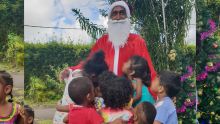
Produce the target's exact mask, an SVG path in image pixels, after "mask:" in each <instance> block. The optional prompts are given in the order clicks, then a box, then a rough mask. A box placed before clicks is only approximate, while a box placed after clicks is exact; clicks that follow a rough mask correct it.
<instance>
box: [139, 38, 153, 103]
mask: <svg viewBox="0 0 220 124" xmlns="http://www.w3.org/2000/svg"><path fill="white" fill-rule="evenodd" d="M139 40H140V41H139V42H140V44H139V45H138V48H137V53H136V54H137V55H139V56H142V57H143V58H145V59H146V60H147V63H148V66H149V68H150V72H151V81H152V80H154V79H155V77H156V76H157V72H156V71H155V69H154V65H153V63H152V60H151V57H150V54H149V52H148V49H147V46H146V42H145V41H144V39H142V38H140V39H139ZM148 90H149V92H150V93H151V95H152V96H153V97H154V99H155V100H156V98H157V96H156V94H155V93H153V92H152V91H151V90H150V88H148Z"/></svg>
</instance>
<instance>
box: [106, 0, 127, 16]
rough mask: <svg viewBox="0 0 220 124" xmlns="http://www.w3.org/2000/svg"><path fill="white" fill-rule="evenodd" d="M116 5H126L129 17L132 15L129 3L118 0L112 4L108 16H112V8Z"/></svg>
mask: <svg viewBox="0 0 220 124" xmlns="http://www.w3.org/2000/svg"><path fill="white" fill-rule="evenodd" d="M116 6H122V7H124V8H125V10H126V14H127V17H128V18H130V17H131V14H130V9H129V7H128V5H127V3H126V2H124V1H116V2H114V3H113V4H112V5H111V6H110V9H109V12H108V18H110V16H111V12H112V9H113V8H114V7H116Z"/></svg>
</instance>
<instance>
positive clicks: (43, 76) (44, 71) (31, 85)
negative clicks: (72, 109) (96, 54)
mask: <svg viewBox="0 0 220 124" xmlns="http://www.w3.org/2000/svg"><path fill="white" fill-rule="evenodd" d="M90 47H91V45H73V44H70V43H66V44H64V43H57V42H49V43H36V44H34V43H25V70H24V71H25V91H27V93H26V94H25V97H26V98H27V99H32V101H36V102H46V101H50V100H58V99H60V98H61V96H62V94H63V90H64V84H61V83H59V81H58V78H57V77H58V74H59V73H60V71H61V70H62V69H64V68H66V67H68V66H74V65H76V64H78V63H79V62H80V61H81V60H83V59H85V58H86V57H87V55H88V53H89V50H90Z"/></svg>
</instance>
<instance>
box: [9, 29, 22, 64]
mask: <svg viewBox="0 0 220 124" xmlns="http://www.w3.org/2000/svg"><path fill="white" fill-rule="evenodd" d="M6 49H7V50H6V53H5V57H6V60H7V62H10V63H12V64H14V65H20V66H23V65H24V41H23V39H22V37H21V36H18V35H15V34H13V33H11V34H9V35H8V42H7V47H6Z"/></svg>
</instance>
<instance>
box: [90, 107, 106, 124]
mask: <svg viewBox="0 0 220 124" xmlns="http://www.w3.org/2000/svg"><path fill="white" fill-rule="evenodd" d="M90 120H91V123H90V124H102V123H103V122H104V119H103V118H102V116H101V115H99V114H98V113H97V112H96V110H95V109H94V110H93V109H92V110H91V111H90Z"/></svg>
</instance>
